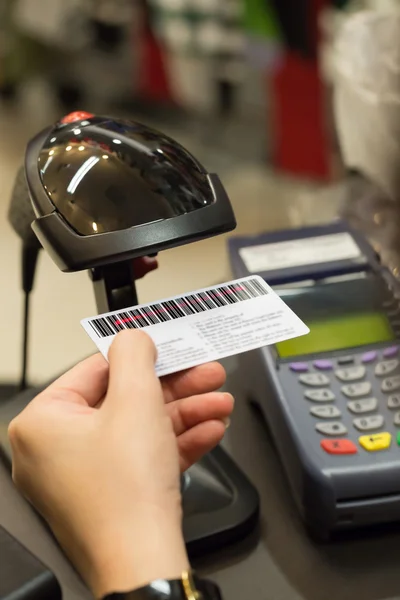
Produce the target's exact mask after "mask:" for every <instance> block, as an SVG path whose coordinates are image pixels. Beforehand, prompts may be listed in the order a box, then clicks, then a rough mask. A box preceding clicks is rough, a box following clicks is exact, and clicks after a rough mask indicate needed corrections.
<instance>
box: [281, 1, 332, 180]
mask: <svg viewBox="0 0 400 600" xmlns="http://www.w3.org/2000/svg"><path fill="white" fill-rule="evenodd" d="M328 5H329V1H327V0H310V7H309V31H310V36H311V39H312V46H313V49H314V51H315V55H318V45H319V42H320V32H319V26H318V20H319V15H320V14H321V11H322V10H323V9H324V8H325V7H326V6H328ZM272 93H273V102H274V103H275V106H274V116H275V119H276V124H275V133H276V139H275V157H274V161H275V166H276V167H277V168H278V169H281V170H283V171H287V172H289V173H291V174H293V175H299V176H303V177H311V178H314V179H322V180H325V179H328V178H329V177H330V175H331V166H330V148H329V139H328V132H327V130H326V115H325V97H324V84H323V82H322V81H321V79H320V74H319V70H318V64H317V62H316V61H314V60H312V59H309V60H307V59H306V58H303V57H302V56H300V55H298V54H296V53H294V52H287V54H286V56H285V57H284V60H283V61H282V64H281V66H280V68H279V69H278V71H277V72H276V73H275V74H274V75H273V78H272Z"/></svg>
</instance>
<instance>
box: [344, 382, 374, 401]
mask: <svg viewBox="0 0 400 600" xmlns="http://www.w3.org/2000/svg"><path fill="white" fill-rule="evenodd" d="M371 389H372V386H371V384H370V383H369V381H361V382H360V383H352V384H350V385H344V386H343V387H342V393H343V394H344V395H345V396H346V397H347V398H362V397H363V396H368V395H369V394H370V393H371Z"/></svg>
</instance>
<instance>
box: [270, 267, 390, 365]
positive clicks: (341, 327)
mask: <svg viewBox="0 0 400 600" xmlns="http://www.w3.org/2000/svg"><path fill="white" fill-rule="evenodd" d="M276 291H277V293H278V294H279V295H280V296H281V297H282V299H283V300H284V301H285V302H286V303H287V304H288V305H289V306H290V308H291V309H292V310H293V311H294V312H295V313H296V314H297V315H298V316H299V317H300V318H301V319H302V320H303V321H304V322H305V323H306V324H307V325H308V327H309V328H310V333H309V334H308V335H305V336H302V337H299V338H295V339H292V340H287V341H285V342H281V343H279V344H277V345H276V349H277V352H278V354H279V356H280V357H281V358H294V357H298V356H304V355H307V354H319V353H322V352H330V351H333V350H341V349H343V350H345V349H348V348H356V347H358V346H366V345H369V344H376V343H382V342H389V341H391V340H393V339H395V335H394V332H393V329H392V326H391V323H390V320H389V318H388V316H387V315H386V313H385V311H384V309H383V308H382V304H383V302H384V300H385V296H386V293H387V292H386V290H385V288H384V286H383V284H382V282H381V280H380V279H379V278H377V277H375V276H373V275H365V276H364V277H360V276H358V277H354V278H348V279H344V280H342V281H340V280H339V281H333V282H330V283H329V282H325V283H321V284H313V285H306V286H303V287H301V286H296V287H294V288H285V289H281V290H279V289H278V290H276Z"/></svg>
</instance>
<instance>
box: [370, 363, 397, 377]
mask: <svg viewBox="0 0 400 600" xmlns="http://www.w3.org/2000/svg"><path fill="white" fill-rule="evenodd" d="M399 364H400V363H399V361H398V360H397V359H395V358H394V359H392V360H384V361H383V362H380V363H378V364H377V365H376V367H375V375H377V376H378V377H383V376H384V375H389V373H393V371H396V369H397V368H398V366H399Z"/></svg>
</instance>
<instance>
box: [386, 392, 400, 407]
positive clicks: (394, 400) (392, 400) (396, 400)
mask: <svg viewBox="0 0 400 600" xmlns="http://www.w3.org/2000/svg"><path fill="white" fill-rule="evenodd" d="M388 408H392V409H393V408H394V409H396V408H400V394H392V395H391V396H389V398H388Z"/></svg>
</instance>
